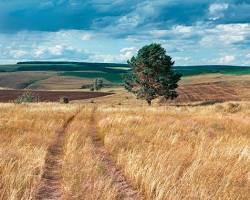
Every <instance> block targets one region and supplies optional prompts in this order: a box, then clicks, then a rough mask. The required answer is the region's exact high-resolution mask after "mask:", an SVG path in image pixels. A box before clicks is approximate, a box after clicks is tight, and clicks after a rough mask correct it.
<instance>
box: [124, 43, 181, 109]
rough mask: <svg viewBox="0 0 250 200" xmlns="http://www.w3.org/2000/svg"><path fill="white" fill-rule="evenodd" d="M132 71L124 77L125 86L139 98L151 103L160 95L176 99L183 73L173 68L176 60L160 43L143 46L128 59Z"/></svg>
mask: <svg viewBox="0 0 250 200" xmlns="http://www.w3.org/2000/svg"><path fill="white" fill-rule="evenodd" d="M128 64H129V66H130V67H131V71H130V72H129V73H128V74H127V75H126V76H125V78H124V86H125V88H126V89H127V90H128V91H129V92H132V93H134V94H135V95H136V96H137V98H141V99H145V100H146V101H147V103H148V104H149V105H151V101H152V100H153V99H155V98H157V97H159V96H163V97H164V98H166V99H171V100H172V99H174V98H176V97H177V96H178V94H177V91H176V89H177V87H178V82H179V81H180V79H181V75H180V74H178V73H175V72H174V71H173V69H172V67H173V65H174V61H172V58H171V57H170V56H168V55H167V54H166V50H165V49H164V48H163V47H162V46H161V45H160V44H155V43H153V44H150V45H146V46H144V47H142V48H141V49H140V50H139V51H138V53H137V55H136V56H133V57H132V58H131V59H130V60H129V61H128Z"/></svg>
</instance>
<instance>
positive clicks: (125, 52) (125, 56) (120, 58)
mask: <svg viewBox="0 0 250 200" xmlns="http://www.w3.org/2000/svg"><path fill="white" fill-rule="evenodd" d="M136 51H137V48H135V47H126V48H123V49H121V50H120V54H117V55H115V54H113V55H112V54H94V55H92V56H91V57H90V61H93V62H107V63H112V62H115V63H126V62H127V60H129V59H130V58H132V56H133V55H135V53H136Z"/></svg>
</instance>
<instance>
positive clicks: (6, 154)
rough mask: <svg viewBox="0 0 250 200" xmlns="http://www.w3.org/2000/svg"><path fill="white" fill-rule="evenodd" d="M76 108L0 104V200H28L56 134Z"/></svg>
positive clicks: (48, 105)
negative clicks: (49, 145)
mask: <svg viewBox="0 0 250 200" xmlns="http://www.w3.org/2000/svg"><path fill="white" fill-rule="evenodd" d="M75 107H76V106H72V107H65V106H64V105H55V104H22V105H16V104H0V199H1V200H9V199H11V200H20V199H25V200H28V199H31V197H32V193H33V192H34V189H35V187H36V185H37V184H38V182H39V180H40V176H41V173H42V167H43V164H44V157H45V154H46V150H47V147H48V144H49V143H50V141H51V139H52V138H53V136H54V133H55V130H57V129H58V128H59V127H61V126H62V124H63V123H64V121H65V120H66V119H67V117H68V116H69V115H70V114H71V113H73V112H75Z"/></svg>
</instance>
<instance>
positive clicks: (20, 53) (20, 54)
mask: <svg viewBox="0 0 250 200" xmlns="http://www.w3.org/2000/svg"><path fill="white" fill-rule="evenodd" d="M27 54H28V52H27V51H24V50H19V49H17V50H10V51H9V55H10V56H12V57H13V58H22V57H23V56H25V55H27Z"/></svg>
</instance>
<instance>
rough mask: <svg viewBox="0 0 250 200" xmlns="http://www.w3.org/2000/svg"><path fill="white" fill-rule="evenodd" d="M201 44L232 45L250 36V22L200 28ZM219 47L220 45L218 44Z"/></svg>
mask: <svg viewBox="0 0 250 200" xmlns="http://www.w3.org/2000/svg"><path fill="white" fill-rule="evenodd" d="M201 32H202V35H203V37H202V39H201V40H200V44H201V45H202V46H217V47H218V45H232V44H234V43H237V42H241V41H244V40H245V38H246V37H249V36H250V24H223V25H217V26H215V27H214V28H208V29H204V30H201ZM219 47H220V46H219Z"/></svg>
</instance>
